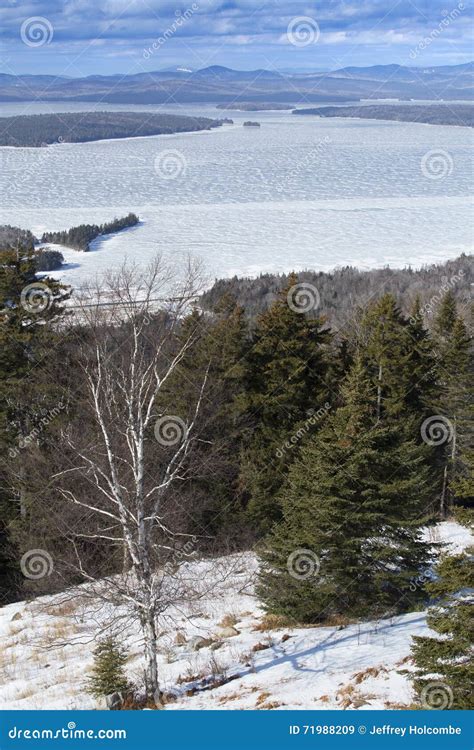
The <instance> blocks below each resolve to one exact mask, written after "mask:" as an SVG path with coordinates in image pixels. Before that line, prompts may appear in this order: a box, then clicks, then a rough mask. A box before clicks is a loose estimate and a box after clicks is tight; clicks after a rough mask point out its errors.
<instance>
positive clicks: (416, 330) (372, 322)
mask: <svg viewBox="0 0 474 750" xmlns="http://www.w3.org/2000/svg"><path fill="white" fill-rule="evenodd" d="M359 348H360V351H361V354H362V356H363V359H364V363H365V366H366V368H367V371H368V374H369V377H370V379H371V381H372V382H373V384H374V385H375V386H376V389H377V414H378V416H379V417H381V418H382V417H383V418H391V419H393V420H394V421H397V420H398V419H399V418H404V417H406V416H414V417H415V418H416V419H417V420H418V422H415V433H418V435H419V424H421V422H422V421H423V419H424V418H425V417H426V415H427V414H428V413H429V412H430V409H431V405H432V404H433V402H435V400H436V398H437V395H438V387H437V368H436V358H435V354H434V351H433V346H432V343H431V341H430V337H429V335H428V332H427V331H426V330H425V328H424V326H423V320H422V317H421V311H420V304H419V301H415V305H414V307H413V309H412V316H411V318H410V320H409V319H407V318H406V317H405V316H404V315H403V313H402V312H401V311H400V309H399V308H398V307H397V303H396V300H395V297H394V296H393V295H392V294H385V295H384V296H383V297H381V298H380V299H379V300H377V301H376V302H375V303H374V304H372V305H371V306H370V307H369V308H368V310H367V311H366V313H365V315H364V317H363V320H362V326H361V333H360V336H359Z"/></svg>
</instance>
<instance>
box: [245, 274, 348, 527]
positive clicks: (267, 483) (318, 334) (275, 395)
mask: <svg viewBox="0 0 474 750" xmlns="http://www.w3.org/2000/svg"><path fill="white" fill-rule="evenodd" d="M297 284H298V279H297V277H296V276H295V275H291V276H290V278H289V281H288V284H287V286H286V287H285V288H284V289H283V290H282V291H281V292H280V294H279V296H278V298H277V299H276V301H275V302H274V303H273V305H272V306H271V307H270V308H269V309H268V310H267V311H266V312H264V313H263V314H262V315H261V316H260V318H259V319H258V321H257V325H256V330H255V332H254V336H253V340H252V342H251V346H250V347H249V351H248V354H247V357H246V373H245V377H244V385H245V394H244V396H243V397H242V400H241V404H242V410H243V412H244V414H245V416H246V432H245V435H244V442H245V448H244V451H243V454H242V469H241V482H242V485H243V487H244V488H245V490H246V492H247V495H248V498H249V505H248V512H249V515H250V519H251V523H252V525H253V526H254V528H255V530H256V533H257V534H263V533H266V532H267V531H268V530H269V529H270V527H271V525H272V523H273V521H274V520H276V519H278V518H279V517H280V515H281V508H280V505H279V502H278V501H277V495H278V492H279V490H280V488H281V486H282V484H283V483H284V481H285V479H286V475H287V470H288V466H289V465H290V464H291V462H292V461H293V459H294V457H295V454H296V452H297V449H298V445H299V444H300V443H301V437H300V436H302V435H304V434H306V433H307V432H308V431H309V428H308V425H310V426H311V430H312V431H314V430H316V429H318V428H319V426H320V421H319V420H310V422H308V420H309V419H310V417H311V416H312V415H313V414H314V413H317V412H318V411H319V410H320V409H324V405H325V404H327V403H329V402H330V401H331V399H332V391H335V390H336V387H337V386H336V383H335V382H330V380H331V379H330V377H329V373H330V352H329V344H330V342H331V339H332V336H331V333H330V331H329V330H328V329H327V328H325V323H324V320H323V319H321V318H318V317H310V316H309V315H307V314H305V313H303V312H300V311H299V310H298V309H295V307H294V306H292V305H291V304H289V302H288V297H289V295H291V294H292V290H294V289H295V287H296V286H297ZM312 422H314V425H312V424H311V423H312ZM295 436H296V437H295ZM295 445H296V448H295Z"/></svg>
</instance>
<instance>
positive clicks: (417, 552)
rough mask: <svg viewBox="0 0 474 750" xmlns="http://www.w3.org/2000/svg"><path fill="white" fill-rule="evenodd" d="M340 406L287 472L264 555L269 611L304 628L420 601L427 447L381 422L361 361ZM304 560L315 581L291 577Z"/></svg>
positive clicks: (424, 557)
mask: <svg viewBox="0 0 474 750" xmlns="http://www.w3.org/2000/svg"><path fill="white" fill-rule="evenodd" d="M342 396H343V406H342V407H340V408H339V409H338V410H337V412H336V413H335V414H334V415H333V416H331V417H330V419H329V421H328V422H327V423H326V425H325V426H324V427H323V428H322V430H321V431H320V432H319V433H318V435H317V436H316V437H315V438H313V439H311V440H310V441H308V442H307V443H306V444H305V445H304V447H303V448H302V450H301V455H300V456H299V458H298V459H297V460H296V462H295V464H294V465H293V466H292V467H291V469H290V472H289V478H288V483H287V485H286V488H285V492H284V495H283V496H282V498H281V502H282V505H283V521H282V522H281V523H280V524H277V525H276V526H275V527H274V529H273V530H272V532H271V534H270V535H269V537H268V538H267V540H266V544H265V546H264V548H263V551H262V558H263V560H264V567H263V572H262V574H261V585H260V594H261V596H262V598H263V600H264V602H265V604H266V607H267V609H268V610H269V611H270V612H275V613H279V614H284V615H287V616H291V617H295V618H296V619H298V620H300V621H303V622H316V621H321V620H325V619H327V618H329V617H330V616H331V615H333V614H340V613H342V614H344V615H346V616H354V617H355V616H365V617H367V616H372V615H374V616H379V615H383V614H386V613H388V612H391V611H392V612H393V611H400V610H403V609H406V608H407V607H409V606H411V605H412V604H413V603H414V602H415V601H417V600H419V599H420V597H421V592H420V591H419V590H417V589H416V587H413V586H411V585H410V584H411V582H412V581H413V580H414V579H415V578H416V577H417V576H418V575H419V572H420V569H421V568H423V566H425V565H426V564H427V561H428V559H429V549H428V547H427V545H426V544H424V543H423V542H422V541H421V532H420V525H421V523H422V518H423V516H424V513H425V508H426V506H427V505H428V503H429V500H430V494H431V492H432V485H431V481H430V476H429V474H430V471H429V466H428V464H427V461H426V455H427V449H426V446H423V445H421V446H420V445H418V444H417V443H416V442H415V441H414V440H413V439H410V438H407V436H406V431H405V429H400V427H396V426H393V425H391V424H390V423H388V424H385V423H384V422H383V421H381V420H380V419H379V418H378V414H377V412H378V400H377V398H378V393H377V386H376V385H374V384H373V383H372V382H371V379H370V377H369V376H368V374H367V370H366V367H365V365H364V363H363V361H362V358H361V356H360V355H357V357H356V360H355V362H354V365H353V367H352V369H351V371H350V373H349V375H348V377H347V380H346V382H345V384H344V386H343V388H342ZM299 556H300V557H301V563H302V566H303V567H304V563H305V559H306V560H309V563H308V564H309V569H311V561H313V563H314V561H316V560H317V561H318V562H319V566H320V567H319V574H318V576H316V577H314V576H311V575H309V576H305V575H302V576H301V575H295V566H296V567H297V564H298V557H299ZM313 567H314V565H313ZM296 573H298V570H296ZM413 589H415V590H413Z"/></svg>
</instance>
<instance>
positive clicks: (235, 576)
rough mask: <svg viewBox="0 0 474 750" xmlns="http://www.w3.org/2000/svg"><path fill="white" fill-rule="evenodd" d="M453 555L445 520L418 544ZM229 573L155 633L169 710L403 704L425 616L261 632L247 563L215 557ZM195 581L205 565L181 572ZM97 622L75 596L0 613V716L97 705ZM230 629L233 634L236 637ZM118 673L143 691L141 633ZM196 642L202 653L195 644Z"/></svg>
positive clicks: (456, 542) (132, 638)
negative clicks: (171, 698) (88, 687)
mask: <svg viewBox="0 0 474 750" xmlns="http://www.w3.org/2000/svg"><path fill="white" fill-rule="evenodd" d="M427 536H428V538H429V539H430V540H432V541H437V542H440V541H441V542H445V543H446V544H447V545H448V547H449V548H450V549H451V550H452V551H457V550H461V549H463V548H464V547H465V546H467V545H468V544H469V543H472V537H471V536H470V534H469V532H467V531H466V529H464V528H462V527H461V526H459V525H458V524H456V523H453V522H445V523H441V524H439V525H438V526H437V527H436V528H434V529H431V530H430V531H429V533H428V534H427ZM223 560H224V561H225V564H227V563H228V561H229V560H230V561H231V564H232V575H231V578H230V579H229V580H227V581H226V583H225V585H224V586H221V587H220V591H217V592H213V595H212V597H209V598H207V599H204V600H202V601H200V602H199V603H198V604H197V603H195V604H194V605H192V606H190V607H189V608H187V609H184V608H180V610H179V611H178V610H176V611H175V612H173V613H171V614H170V617H169V618H168V619H167V620H166V621H165V622H164V624H163V625H162V627H161V629H160V637H159V668H160V675H161V685H162V689H164V690H165V691H167V692H169V693H173V694H175V696H176V701H175V702H171V703H169V704H168V705H167V709H173V710H175V709H254V708H260V709H292V708H294V709H299V708H301V709H303V708H305V709H308V708H310V709H327V708H336V709H337V708H340V709H360V708H366V709H368V708H371V709H390V708H392V709H396V708H403V707H407V706H409V705H410V704H411V703H412V700H413V694H412V690H411V684H410V681H409V679H408V674H407V673H409V671H410V669H411V668H412V665H411V662H410V658H409V653H410V645H411V638H412V636H413V635H423V634H426V633H427V632H428V629H427V627H426V622H425V613H424V612H411V613H408V614H406V615H403V616H400V617H394V618H391V619H389V620H381V621H373V622H364V623H359V624H353V625H348V626H334V627H307V628H288V627H281V628H269V627H266V626H265V619H264V616H263V612H262V609H261V607H260V605H259V602H258V600H257V599H256V597H255V596H254V594H253V583H254V579H255V572H256V569H257V562H256V559H255V556H254V555H253V554H251V553H246V554H244V555H239V556H233V557H232V558H223ZM190 565H192V566H193V567H194V572H195V573H197V574H198V575H199V576H202V577H203V578H205V577H206V574H207V575H208V574H209V570H210V569H211V568H210V567H209V563H203V562H195V563H190ZM99 627H100V617H99V616H98V615H97V613H96V614H94V615H92V614H91V613H90V610H88V605H87V604H86V602H85V601H83V600H81V597H80V596H76V597H74V598H72V599H70V600H68V601H64V600H63V598H62V597H61V596H54V597H43V598H41V599H37V600H35V601H34V602H30V603H25V602H21V603H17V604H12V605H9V606H6V607H4V608H2V609H1V610H0V642H1V644H2V645H1V647H0V709H47V708H48V709H88V708H97V707H99V708H100V707H102V704H101V703H100V702H97V701H96V700H95V699H93V698H92V697H90V696H88V695H87V694H86V693H85V691H84V682H85V678H86V675H87V672H88V670H89V668H90V667H91V665H92V650H93V648H94V645H95V644H94V637H95V636H96V634H97V632H98V630H99ZM234 631H235V632H234ZM123 638H124V643H125V644H126V646H127V647H128V648H129V650H130V659H129V661H128V663H127V671H128V674H129V676H130V679H131V680H134V679H135V680H136V681H137V682H141V675H142V670H143V665H142V662H141V655H140V653H141V643H140V636H139V633H138V632H136V631H134V630H128V631H127V632H126V633H125V634H124V636H123ZM203 639H204V643H203Z"/></svg>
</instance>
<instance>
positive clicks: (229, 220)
mask: <svg viewBox="0 0 474 750" xmlns="http://www.w3.org/2000/svg"><path fill="white" fill-rule="evenodd" d="M41 108H42V111H51V110H53V109H54V110H56V111H66V110H69V111H71V110H84V109H85V106H84V105H77V104H76V105H69V106H65V105H53V106H52V105H50V104H47V105H41ZM100 108H101V109H121V110H125V109H140V108H133V107H128V106H125V105H123V106H120V107H119V106H116V107H112V106H107V107H105V106H101V107H100ZM141 109H147V110H149V111H152V110H153V109H159V108H147V107H141ZM39 110H40V106H39V105H8V106H5V107H4V109H3V112H2V114H4V115H9V114H15V113H18V114H19V113H22V112H24V111H26V112H34V111H39ZM163 111H167V112H173V111H174V112H179V113H182V114H192V113H195V114H203V115H208V116H213V117H224V116H229V117H231V118H232V119H233V120H234V123H235V124H234V125H233V126H232V125H226V126H223V127H222V128H220V129H218V130H216V131H210V132H204V133H192V134H184V135H173V136H153V137H148V138H137V139H128V140H121V141H102V142H95V143H86V144H60V145H55V146H52V147H49V148H47V149H26V148H24V149H23V148H22V149H15V148H3V149H0V159H1V170H0V184H1V217H0V223H2V224H3V223H8V224H14V225H17V226H22V227H24V228H29V229H32V230H33V231H34V232H35V233H36V234H37V235H38V234H41V232H42V231H44V230H59V229H67V228H69V227H70V226H72V225H76V224H80V223H93V222H97V223H102V222H104V221H108V220H110V219H112V218H114V217H115V216H123V215H125V214H127V213H128V212H129V211H134V212H135V213H137V214H138V215H139V217H140V219H141V222H142V223H141V224H140V225H139V226H137V227H135V228H133V229H131V230H128V231H125V232H122V233H121V234H118V235H115V236H111V237H110V238H109V239H106V240H102V241H100V242H97V243H96V244H95V246H94V249H93V251H92V252H90V253H78V252H75V251H71V250H69V251H65V252H64V255H65V257H66V259H67V261H68V264H69V265H68V267H67V268H66V269H65V270H64V271H63V272H62V273H61V274H60V275H61V276H62V277H63V278H64V280H65V281H66V282H68V283H72V284H73V285H75V286H78V285H80V284H81V283H82V282H83V281H84V280H85V279H86V278H90V277H91V276H95V275H96V274H97V273H100V272H101V271H102V270H105V269H108V268H110V267H111V266H113V265H115V264H118V263H121V262H122V260H123V258H124V257H125V256H127V257H129V258H134V259H136V260H138V261H140V262H146V261H147V260H148V259H149V258H150V257H151V256H153V255H154V254H155V253H157V252H162V253H164V254H166V255H170V256H171V257H173V258H176V257H178V256H179V255H180V254H181V253H188V252H189V253H191V254H192V255H195V256H199V257H201V258H202V259H203V260H204V261H205V265H206V268H207V270H208V272H209V274H210V275H211V276H228V275H233V274H246V275H247V274H248V275H254V274H257V273H259V272H260V271H287V270H290V269H293V268H294V269H296V270H299V269H303V268H315V269H318V270H328V269H331V268H334V267H335V266H338V265H346V264H351V265H356V266H358V267H360V268H373V267H379V266H383V265H387V264H389V265H391V266H393V267H400V266H404V265H407V264H411V265H413V266H420V265H422V264H424V263H428V262H431V261H441V260H446V259H448V258H451V257H455V256H457V255H459V254H460V253H461V252H463V251H464V252H471V251H472V239H473V224H472V195H471V193H472V166H473V161H472V145H473V133H472V130H471V129H469V128H461V127H448V126H434V125H423V124H412V123H395V122H377V121H367V120H346V119H341V120H337V119H327V120H326V119H319V118H316V117H312V116H308V117H295V116H292V115H291V114H290V113H289V112H267V113H261V112H258V113H236V112H224V111H222V110H216V109H214V108H212V107H198V106H196V105H191V106H186V107H184V106H182V107H179V108H177V107H170V106H167V107H163ZM247 119H250V120H257V121H259V122H260V123H261V127H260V128H244V127H242V123H243V121H244V120H247ZM168 150H171V151H172V152H174V153H173V154H172V156H171V162H168V163H166V160H165V159H164V158H163V154H162V152H163V151H168ZM167 168H170V169H171V171H172V172H173V174H174V173H176V176H175V177H174V178H172V179H171V178H170V174H169V173H167V172H166V169H167ZM55 275H57V274H55ZM58 275H59V274H58Z"/></svg>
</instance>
